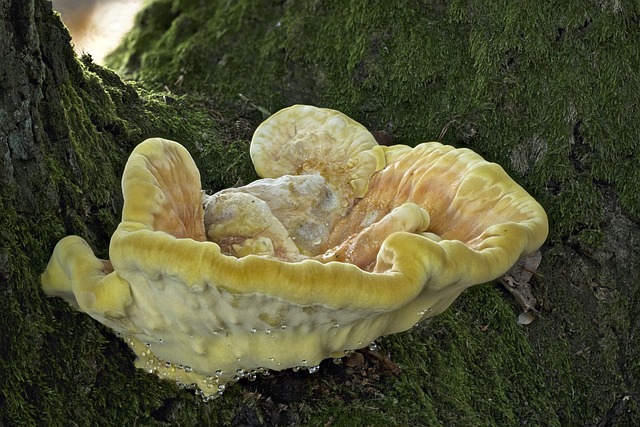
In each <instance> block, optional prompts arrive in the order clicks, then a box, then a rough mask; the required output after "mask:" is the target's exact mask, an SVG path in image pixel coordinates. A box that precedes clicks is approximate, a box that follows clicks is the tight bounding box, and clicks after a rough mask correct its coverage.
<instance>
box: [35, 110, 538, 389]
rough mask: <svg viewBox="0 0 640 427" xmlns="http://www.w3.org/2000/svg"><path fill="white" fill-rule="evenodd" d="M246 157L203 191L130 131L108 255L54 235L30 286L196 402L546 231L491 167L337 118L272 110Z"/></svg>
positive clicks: (518, 251) (308, 353) (333, 346)
mask: <svg viewBox="0 0 640 427" xmlns="http://www.w3.org/2000/svg"><path fill="white" fill-rule="evenodd" d="M251 158H252V160H253V163H254V166H255V168H256V171H257V172H258V174H259V175H260V176H261V177H262V178H263V179H260V180H258V181H256V182H253V183H251V184H249V185H246V186H244V187H240V188H232V189H226V190H223V191H221V192H219V193H216V194H213V195H207V194H206V193H204V192H203V191H201V184H200V175H199V171H198V169H197V168H196V166H195V163H194V162H193V159H192V158H191V156H190V155H189V153H188V152H187V151H186V149H185V148H183V147H182V146H181V145H180V144H178V143H176V142H173V141H168V140H164V139H159V138H154V139H148V140H146V141H144V142H142V143H141V144H140V145H138V147H136V148H135V150H134V151H133V152H132V153H131V156H130V158H129V160H128V162H127V165H126V167H125V170H124V174H123V177H122V189H123V195H124V207H123V212H122V222H121V223H120V224H119V226H118V228H117V229H116V231H115V233H114V234H113V236H112V239H111V244H110V247H109V257H110V259H109V260H100V259H98V258H96V256H95V255H94V254H93V251H92V250H91V248H90V247H89V245H88V244H87V243H86V242H85V241H84V240H83V239H82V238H80V237H78V236H67V237H65V238H63V239H62V240H61V241H60V242H59V243H58V244H57V245H56V247H55V249H54V251H53V255H52V257H51V260H50V262H49V264H48V266H47V269H46V271H45V272H44V273H43V275H42V286H43V289H44V291H45V292H46V293H47V294H48V295H51V296H59V297H62V298H63V299H65V300H66V301H67V302H68V303H69V304H71V305H72V306H73V307H74V308H76V309H78V310H81V311H83V312H85V313H87V314H89V315H90V316H92V317H93V318H95V319H96V320H98V321H99V322H101V323H103V324H105V325H107V326H108V327H110V328H111V329H113V330H114V331H116V332H117V333H119V334H121V336H123V337H124V339H125V340H126V341H127V343H128V344H129V345H130V347H131V348H132V349H133V351H134V352H135V353H136V355H137V361H136V366H138V367H140V368H143V369H144V370H146V371H147V372H150V373H154V374H156V375H158V376H159V377H161V378H167V379H172V380H174V381H177V382H178V383H180V384H184V385H188V386H193V387H197V389H198V390H197V392H198V393H199V394H201V395H203V396H204V397H205V398H207V399H208V398H210V397H214V396H217V395H218V394H220V393H222V391H224V389H225V387H226V386H227V385H228V384H229V383H231V382H233V381H236V380H238V379H239V378H242V377H244V376H249V377H252V376H255V375H257V374H258V373H261V372H265V371H267V370H282V369H286V368H291V367H306V368H309V369H313V367H315V366H317V365H318V364H319V363H320V361H321V360H323V359H325V358H327V357H341V356H343V355H344V354H345V352H349V351H350V350H353V349H357V348H360V347H363V346H365V345H368V344H369V343H370V342H372V341H374V340H375V339H376V338H378V337H380V336H383V335H387V334H391V333H395V332H400V331H404V330H407V329H409V328H410V327H412V326H413V325H415V324H416V323H417V322H419V321H421V320H422V319H424V318H426V317H430V316H434V315H437V314H439V313H441V312H442V311H443V310H445V309H446V308H447V307H448V306H449V305H450V304H451V303H452V302H453V301H454V300H455V298H456V297H457V296H458V295H460V293H461V292H462V291H463V290H464V289H466V288H468V287H469V286H472V285H475V284H479V283H484V282H487V281H490V280H493V279H495V278H497V277H499V276H501V275H502V274H504V273H505V272H506V271H507V270H509V268H510V267H511V266H512V265H513V264H514V263H515V262H516V261H517V260H518V259H519V258H520V257H522V256H525V255H528V254H530V253H532V252H533V251H535V250H536V249H537V248H538V247H539V246H540V245H542V243H543V242H544V240H545V239H546V236H547V232H548V225H547V217H546V214H545V212H544V210H543V209H542V207H541V206H540V205H539V204H538V203H537V202H536V201H535V200H534V199H533V198H532V197H531V196H530V195H529V194H527V192H526V191H525V190H523V189H522V188H521V187H520V186H519V185H518V184H516V183H515V182H514V181H513V180H512V179H511V178H510V177H509V176H508V175H507V174H506V173H505V172H504V170H503V169H502V168H501V167H500V166H498V165H496V164H494V163H489V162H487V161H485V160H483V159H482V158H481V157H480V156H479V155H477V154H475V153H474V152H472V151H470V150H467V149H456V148H453V147H450V146H444V145H441V144H439V143H436V142H430V143H424V144H420V145H418V146H416V147H415V148H411V147H407V146H402V145H396V146H389V147H386V146H379V145H378V144H377V143H376V141H375V139H374V138H373V136H372V135H371V134H370V133H369V132H368V131H367V129H366V128H365V127H363V126H362V125H360V124H358V123H356V122H355V121H353V120H352V119H350V118H348V117H347V116H345V115H344V114H342V113H340V112H338V111H334V110H329V109H322V108H316V107H312V106H302V105H297V106H293V107H290V108H287V109H284V110H282V111H280V112H278V113H276V114H274V115H273V116H271V117H270V118H268V119H267V120H266V121H265V122H264V123H262V124H261V125H260V126H259V127H258V129H257V130H256V132H255V134H254V137H253V140H252V142H251Z"/></svg>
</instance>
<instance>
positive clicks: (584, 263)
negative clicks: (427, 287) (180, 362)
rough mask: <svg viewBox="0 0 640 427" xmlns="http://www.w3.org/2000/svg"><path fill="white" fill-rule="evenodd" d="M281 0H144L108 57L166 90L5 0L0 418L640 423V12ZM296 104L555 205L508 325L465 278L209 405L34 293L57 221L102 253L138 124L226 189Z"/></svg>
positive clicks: (21, 2)
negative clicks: (521, 302)
mask: <svg viewBox="0 0 640 427" xmlns="http://www.w3.org/2000/svg"><path fill="white" fill-rule="evenodd" d="M291 3H294V2H291ZM295 3H296V6H295V7H294V6H292V5H291V4H289V2H284V3H282V2H275V3H274V4H272V5H268V6H265V5H264V4H260V5H259V3H258V2H253V1H238V2H188V1H182V0H172V1H169V0H157V1H155V2H151V4H150V5H149V7H148V8H147V10H146V11H144V12H143V14H142V15H141V18H140V19H139V20H138V28H136V29H135V30H134V32H133V33H132V35H131V37H130V38H129V40H127V41H126V43H125V44H124V45H123V47H122V49H121V51H120V52H119V53H118V54H117V55H116V56H114V57H112V64H113V66H114V67H116V66H117V67H118V68H120V69H121V70H122V71H127V72H131V73H137V75H139V76H141V77H142V78H143V80H144V82H145V84H146V85H147V87H154V88H161V89H157V90H148V89H143V88H141V86H140V85H137V86H135V87H134V86H131V85H129V84H125V83H123V82H122V81H121V80H120V78H119V77H118V76H117V75H116V74H115V73H114V72H113V71H111V70H109V69H106V68H102V67H99V66H97V65H95V64H93V63H92V61H91V59H90V58H89V57H83V58H77V57H76V56H75V55H74V53H73V50H72V47H71V45H70V36H69V34H68V32H67V31H66V29H65V28H64V26H63V25H62V23H61V22H60V20H59V18H58V17H57V16H56V15H55V14H54V13H53V11H52V9H51V4H50V3H49V2H48V1H45V0H0V17H1V19H2V24H3V25H1V26H0V54H1V58H2V59H1V60H0V61H1V62H0V156H1V158H2V159H3V162H2V165H1V167H0V168H1V171H0V290H1V291H2V292H0V307H1V310H2V315H1V316H0V348H2V349H3V351H2V352H1V353H2V354H0V384H2V385H1V386H0V387H1V393H0V425H71V424H76V425H97V424H116V423H117V424H136V423H137V424H138V425H169V424H174V425H189V424H195V423H196V422H197V423H199V424H204V425H215V424H217V423H236V424H262V425H275V424H287V423H288V424H300V423H309V424H313V425H319V424H323V425H342V424H349V423H351V424H354V425H355V424H363V425H365V424H366V425H390V424H425V425H452V424H459V425H518V424H527V425H599V426H608V425H611V426H613V425H639V424H640V414H639V408H640V404H639V403H638V399H640V395H639V394H638V390H639V389H640V362H639V361H640V349H639V347H640V346H639V344H638V341H637V340H638V336H639V335H640V323H639V322H640V321H639V320H638V319H639V318H638V316H637V313H638V311H639V310H640V278H639V276H638V269H640V227H639V225H638V214H639V213H640V202H639V201H638V200H639V199H638V194H640V182H639V180H638V177H639V175H638V172H637V164H638V159H639V157H640V154H639V152H638V150H637V139H638V136H639V135H638V133H637V130H635V133H633V132H634V131H633V130H632V129H636V128H637V125H636V124H637V123H638V122H640V117H638V116H639V114H640V113H639V112H638V109H637V108H634V107H633V105H635V103H636V102H635V101H637V100H636V99H635V98H636V97H637V93H638V90H637V89H638V83H637V82H638V81H640V76H638V67H637V66H638V63H640V61H638V60H637V56H638V52H637V46H636V43H635V40H637V39H633V36H634V35H637V34H638V32H637V31H638V30H637V29H638V28H639V26H638V25H637V24H638V22H639V21H640V19H639V16H640V12H639V11H638V10H635V9H633V7H632V6H624V7H627V8H628V10H627V9H625V10H623V11H622V12H621V11H620V10H618V9H617V8H616V7H614V6H611V10H607V9H606V7H605V5H604V3H603V2H594V4H593V5H591V6H589V7H588V8H587V10H586V11H585V12H584V13H583V11H581V10H579V11H577V12H576V11H575V10H567V11H566V13H567V16H573V15H571V14H572V13H573V14H574V15H576V16H579V17H580V19H577V20H576V21H575V22H574V21H571V20H569V21H571V22H564V21H562V19H564V18H562V16H564V15H563V14H556V13H550V14H546V15H545V14H542V12H545V11H546V12H548V10H546V9H545V8H544V7H542V6H538V5H537V4H536V5H535V6H534V5H533V3H532V6H527V7H526V8H522V11H521V12H523V13H524V12H529V11H531V16H534V17H536V18H535V19H534V18H532V17H531V16H526V14H525V16H521V17H519V19H511V20H509V19H507V18H509V16H510V15H509V16H507V15H508V13H516V12H517V11H515V12H514V11H513V10H512V9H509V10H504V11H503V10H502V9H500V10H498V11H496V10H494V9H492V8H493V6H492V4H493V2H486V4H485V2H478V4H484V5H485V9H486V10H485V9H483V10H481V11H479V10H475V9H473V7H474V6H473V5H471V3H473V2H471V3H469V4H467V5H464V2H455V4H452V5H451V6H450V8H449V9H447V10H445V9H446V8H444V7H443V6H442V5H441V4H440V3H439V2H422V3H421V4H420V6H417V5H413V6H411V7H414V6H415V7H416V8H418V9H419V10H416V11H411V8H410V7H408V6H406V5H405V4H403V5H402V6H400V5H399V4H398V5H396V6H397V7H385V8H382V9H380V8H376V7H373V6H371V7H370V6H369V5H368V3H367V2H359V1H356V0H352V1H348V2H343V3H340V4H339V5H338V4H337V3H336V4H335V5H333V4H332V2H331V1H324V2H317V1H301V2H295ZM338 3H339V2H338ZM365 3H367V6H366V7H364V6H363V5H365ZM596 3H597V4H596ZM614 3H616V4H617V3H618V2H614ZM343 4H344V5H346V6H343ZM461 5H462V6H461ZM405 6H406V7H405ZM463 6H464V7H463ZM477 7H478V8H481V6H477ZM538 7H540V9H538ZM620 7H622V6H620ZM456 8H459V10H458V9H456ZM490 9H491V10H490ZM369 11H371V12H369ZM539 11H542V12H541V14H540V16H538V14H537V12H539ZM481 12H482V13H481ZM485 12H486V13H485ZM491 13H493V15H492V14H491ZM503 13H504V15H503ZM543 15H544V16H543ZM560 15H562V16H560ZM585 16H586V18H585ZM413 17H420V19H414V18H413ZM525 18H526V19H525ZM538 18H539V19H542V20H543V21H537V20H536V19H538ZM513 22H516V23H522V25H524V26H525V27H523V28H516V29H514V28H512V27H511V26H512V25H514V24H513ZM540 22H542V24H544V25H542V24H540ZM526 25H530V27H526ZM538 25H539V27H538ZM545 25H546V26H545ZM608 26H610V27H611V28H614V27H615V28H617V29H620V31H617V32H612V31H609V30H608V29H607V28H609V27H608ZM207 31H210V32H211V33H206V32H207ZM598 31H599V32H598ZM203 33H205V34H203ZM625 37H628V38H627V39H625ZM632 39H633V43H632V42H631V40H632ZM211 40H215V43H213V42H211ZM594 40H595V41H594ZM447 43H448V44H447ZM536 43H538V44H536ZM441 45H446V46H447V49H444V48H442V47H441ZM434 46H435V47H434ZM470 46H471V47H470ZM547 48H548V49H549V50H548V51H545V49H547ZM442 52H444V54H443V53H442ZM541 52H542V53H541ZM608 52H616V54H615V55H609V53H608ZM536 55H538V56H536ZM549 58H550V59H549ZM491 61H494V62H491ZM581 61H586V62H585V63H586V64H587V65H588V66H584V67H583V66H575V64H579V65H583V62H581ZM629 64H631V65H629ZM634 64H635V67H634V66H633V65H634ZM432 65H433V68H429V67H430V66H432ZM621 70H626V71H625V72H624V73H623V72H622V71H621ZM563 72H564V73H565V74H562V73H563ZM599 73H602V75H603V76H605V77H606V78H602V75H601V74H599ZM607 73H610V74H607ZM625 73H626V74H625ZM178 82H180V83H178ZM167 85H168V86H171V87H172V88H173V90H174V91H176V92H177V91H184V92H186V94H185V95H182V96H179V95H176V94H174V93H170V92H167V91H165V89H164V86H167ZM240 90H242V92H243V93H244V96H247V97H250V98H251V100H250V101H249V100H247V99H246V98H245V97H243V98H240V100H239V97H238V92H239V91H240ZM591 90H593V91H596V92H594V93H595V95H594V94H592V93H591V92H590V91H591ZM196 92H197V93H200V94H201V95H197V96H196V95H193V93H196ZM190 93H191V94H190ZM425 93H428V94H429V96H426V95H425ZM202 94H204V95H202ZM212 99H215V100H216V102H215V103H214V101H212ZM603 99H604V100H607V103H605V102H604V101H603ZM296 102H308V103H316V104H322V105H323V106H333V107H340V108H342V107H344V108H343V109H344V110H345V112H347V113H349V114H351V115H353V116H354V117H355V118H357V119H358V120H360V121H361V122H363V123H365V124H367V125H368V126H370V127H375V128H377V129H376V130H384V131H385V132H387V133H390V134H392V135H393V136H395V137H396V138H397V139H400V141H402V142H412V143H413V142H422V140H419V138H424V137H426V136H427V135H429V134H431V135H434V138H435V136H437V135H440V136H439V138H440V139H442V140H444V141H445V142H449V143H451V144H455V145H461V144H462V145H469V146H472V147H473V148H474V149H476V150H478V151H480V152H482V153H483V154H484V155H486V157H489V158H490V159H491V160H494V161H499V162H501V163H503V164H504V165H505V167H506V168H507V169H509V170H510V171H511V173H512V174H514V175H516V176H517V177H519V179H520V180H522V181H523V182H524V183H525V185H526V186H527V188H528V189H529V190H530V191H531V192H532V193H533V194H535V195H536V197H538V198H539V199H540V200H541V202H542V203H543V204H544V206H545V208H546V209H547V210H548V212H549V214H550V217H551V219H552V223H551V225H552V238H551V240H550V242H549V243H548V244H547V245H546V246H545V247H544V248H543V256H544V258H543V262H542V265H541V267H540V269H539V271H538V273H537V276H536V277H535V278H534V279H533V281H532V283H533V285H534V294H535V296H536V297H537V299H538V306H537V308H538V309H539V310H540V311H541V313H542V317H541V318H540V319H537V320H535V321H534V322H533V323H532V324H530V325H528V326H526V327H523V326H521V325H518V324H517V323H516V319H517V316H518V314H519V307H518V306H517V304H515V303H514V302H513V301H512V300H511V299H510V297H509V295H508V294H507V293H506V292H504V291H502V290H501V289H500V288H499V287H497V286H492V285H486V286H479V287H477V288H473V289H471V290H470V291H468V292H466V293H465V294H464V295H463V296H462V297H461V298H460V300H459V301H458V302H456V304H455V305H454V306H453V307H452V308H451V309H450V310H449V311H447V312H446V313H444V314H443V315H441V316H439V317H437V318H435V319H433V320H432V321H430V322H428V323H425V324H423V325H421V326H420V327H417V328H414V329H413V330H411V331H409V332H407V333H403V334H398V335H395V336H392V337H385V338H383V339H382V340H381V341H380V342H379V343H378V345H379V347H380V349H379V350H378V351H369V350H367V351H363V352H360V353H358V354H356V355H354V357H353V358H351V359H348V360H345V361H344V362H343V364H342V365H340V366H335V365H334V364H333V363H332V362H328V363H326V364H323V365H322V366H321V369H320V372H318V373H316V374H314V375H310V374H308V373H304V372H298V373H294V372H290V371H288V372H282V373H274V374H273V375H272V377H271V378H261V379H258V380H257V381H256V382H246V383H245V382H241V383H240V384H237V385H235V386H233V387H230V389H229V390H228V391H227V392H226V393H225V394H224V395H223V396H222V397H221V398H219V399H217V400H215V401H213V402H209V403H207V404H203V403H202V402H201V401H200V400H199V398H198V397H197V396H195V395H194V394H193V392H190V391H185V390H180V389H178V388H177V387H176V386H175V385H173V384H170V383H168V382H165V381H160V380H158V379H157V378H156V377H154V376H149V375H147V374H145V373H143V372H141V371H138V370H136V369H134V368H133V364H132V359H133V356H132V355H131V354H130V352H129V350H128V348H127V347H126V346H125V345H124V344H123V343H122V342H121V341H120V340H119V339H118V338H117V337H115V336H114V335H113V334H112V333H111V332H110V331H109V330H107V329H106V328H104V327H102V326H101V325H100V324H99V323H97V322H95V321H94V320H92V319H90V318H89V317H88V316H86V315H83V314H81V313H76V312H74V311H73V310H71V309H70V308H69V307H67V306H66V305H65V304H64V303H63V302H62V301H60V300H58V299H47V298H45V296H44V295H43V294H42V292H41V290H40V283H39V275H40V273H41V272H42V271H43V270H44V268H45V267H46V263H47V260H48V258H49V256H50V254H51V251H52V248H53V246H54V245H55V243H56V242H57V241H58V240H59V239H60V238H61V237H63V236H65V235H68V234H78V235H81V236H82V237H84V238H85V239H86V240H87V241H88V242H89V243H90V244H91V245H92V246H93V248H94V250H95V251H96V252H97V253H98V255H100V256H102V257H103V258H107V257H108V253H107V248H108V239H109V236H110V235H111V233H112V232H113V230H114V228H115V227H116V226H117V223H118V221H119V213H120V209H121V205H122V201H121V195H120V182H119V179H120V176H121V173H122V169H123V166H124V162H125V159H126V157H127V155H128V153H129V152H130V151H131V149H132V148H133V147H134V146H135V144H137V143H138V142H140V141H142V140H143V139H144V138H147V137H150V136H161V137H166V138H170V139H175V140H178V141H180V142H181V143H183V144H185V145H186V146H187V147H188V148H189V150H190V151H191V152H192V153H193V155H194V157H195V159H196V162H197V163H198V165H199V166H200V169H201V171H202V172H203V181H204V182H205V185H204V188H210V189H214V190H215V189H219V188H223V187H228V186H231V185H233V184H234V183H235V182H236V181H237V180H238V179H239V178H242V179H243V180H245V182H246V181H248V180H251V179H252V178H253V177H254V175H253V172H252V171H251V164H250V161H249V158H248V147H247V141H248V139H249V138H250V132H251V129H252V128H253V127H254V126H255V125H256V124H257V123H258V121H259V120H260V119H261V118H262V113H263V112H264V111H266V108H268V109H272V110H275V109H276V108H278V107H281V106H285V105H289V104H292V103H296ZM214 104H215V105H214ZM222 104H224V107H225V111H226V112H225V113H224V114H221V113H220V112H219V111H218V108H220V105H222ZM558 105H561V106H562V108H560V107H558ZM265 107H266V108H265ZM564 107H566V108H564ZM429 132H431V133H429ZM387 356H389V357H387Z"/></svg>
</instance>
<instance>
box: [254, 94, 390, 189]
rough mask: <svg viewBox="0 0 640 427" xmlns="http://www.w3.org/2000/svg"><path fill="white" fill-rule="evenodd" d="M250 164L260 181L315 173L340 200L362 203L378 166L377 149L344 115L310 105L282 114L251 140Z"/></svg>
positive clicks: (288, 110)
mask: <svg viewBox="0 0 640 427" xmlns="http://www.w3.org/2000/svg"><path fill="white" fill-rule="evenodd" d="M250 154H251V160H252V161H253V165H254V167H255V169H256V172H257V173H258V175H259V176H260V177H262V178H278V177H281V176H284V175H304V174H310V173H317V174H320V175H322V176H324V177H325V178H326V179H327V181H329V182H331V183H332V184H333V185H334V186H336V187H337V188H339V189H340V190H341V192H342V193H345V197H362V195H364V193H365V192H366V189H367V183H368V182H369V178H370V177H371V175H372V174H373V173H374V172H376V171H378V170H380V169H381V168H382V167H383V166H384V164H383V163H382V161H383V157H382V153H381V151H379V147H378V143H377V142H376V139H375V138H374V137H373V135H372V134H371V133H370V132H369V131H368V130H367V128H365V127H364V126H362V125H361V124H360V123H358V122H356V121H355V120H353V119H351V118H349V117H348V116H346V115H345V114H343V113H341V112H339V111H336V110H331V109H328V108H318V107H314V106H311V105H294V106H292V107H288V108H284V109H282V110H280V111H278V112H277V113H275V114H274V115H272V116H271V117H269V119H267V120H265V121H264V122H263V123H262V124H261V125H260V126H258V128H257V129H256V131H255V133H254V134H253V138H252V140H251V148H250Z"/></svg>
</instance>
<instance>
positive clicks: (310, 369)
mask: <svg viewBox="0 0 640 427" xmlns="http://www.w3.org/2000/svg"><path fill="white" fill-rule="evenodd" d="M308 370H309V373H310V374H315V373H316V372H318V371H319V370H320V365H316V366H309V369H308Z"/></svg>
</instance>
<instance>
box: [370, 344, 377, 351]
mask: <svg viewBox="0 0 640 427" xmlns="http://www.w3.org/2000/svg"><path fill="white" fill-rule="evenodd" d="M377 349H378V344H376V343H374V342H372V343H371V344H369V350H371V351H376V350H377Z"/></svg>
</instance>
